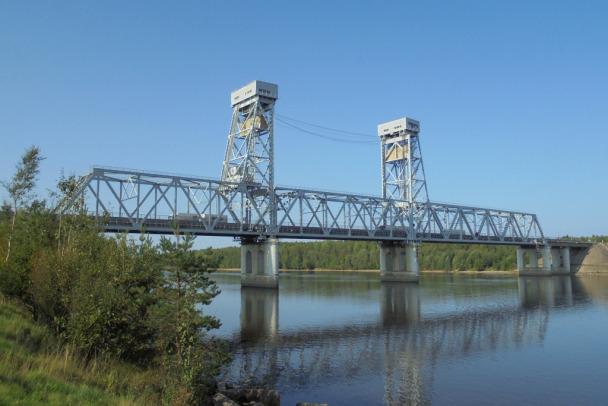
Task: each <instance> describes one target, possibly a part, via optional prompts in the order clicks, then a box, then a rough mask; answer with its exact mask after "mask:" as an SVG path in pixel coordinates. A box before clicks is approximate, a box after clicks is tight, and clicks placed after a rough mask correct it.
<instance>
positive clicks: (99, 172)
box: [64, 167, 544, 245]
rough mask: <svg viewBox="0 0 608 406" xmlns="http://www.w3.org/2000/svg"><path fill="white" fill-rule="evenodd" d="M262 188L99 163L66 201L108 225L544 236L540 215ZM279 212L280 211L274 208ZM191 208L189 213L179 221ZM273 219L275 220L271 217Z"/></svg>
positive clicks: (220, 232)
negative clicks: (80, 203)
mask: <svg viewBox="0 0 608 406" xmlns="http://www.w3.org/2000/svg"><path fill="white" fill-rule="evenodd" d="M257 192H258V189H251V188H250V187H249V185H248V184H246V183H233V182H226V181H219V180H212V179H205V178H198V177H192V176H183V175H169V174H159V173H151V172H140V171H130V170H122V169H113V168H104V167H95V168H93V170H92V171H91V172H90V173H88V174H87V175H85V176H84V177H82V178H81V180H80V182H79V186H78V188H77V190H76V192H75V194H74V195H73V196H72V198H71V200H70V201H69V202H66V204H65V205H64V207H66V208H68V207H71V206H72V203H73V202H74V201H76V200H77V199H81V198H84V200H85V204H86V206H87V208H88V212H89V213H90V214H91V215H93V216H95V217H97V218H100V219H102V221H103V224H104V228H105V230H106V231H110V232H122V231H126V232H141V231H145V232H148V233H153V234H155V233H156V234H158V233H161V234H167V233H171V232H172V229H171V225H172V224H177V225H179V227H180V230H181V231H182V232H186V231H187V232H190V233H192V234H196V235H216V236H233V237H238V238H242V239H260V240H261V239H266V238H275V237H278V238H311V239H340V240H374V241H401V242H405V241H422V242H461V243H462V242H468V243H484V244H508V245H535V244H537V243H542V242H543V241H544V235H543V232H542V229H541V226H540V224H539V222H538V220H537V218H536V215H534V214H531V213H522V212H512V211H504V210H492V209H484V208H476V207H470V206H458V205H451V204H440V203H431V202H427V203H424V204H422V203H410V202H406V201H400V200H393V199H383V198H381V197H373V196H366V195H354V194H345V193H334V192H327V191H321V190H311V189H292V188H284V187H276V188H275V192H274V193H273V194H272V196H268V195H266V200H265V201H275V202H276V203H275V204H276V206H269V205H267V204H266V203H264V202H262V203H261V201H260V199H259V196H258V195H257V194H256V193H257ZM272 212H275V213H276V217H275V216H274V215H271V214H272ZM186 213H192V219H188V220H179V219H178V217H176V215H177V214H181V215H182V216H181V217H182V218H183V217H185V216H183V215H184V214H186ZM273 218H276V219H277V220H276V222H274V221H273Z"/></svg>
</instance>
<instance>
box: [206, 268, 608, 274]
mask: <svg viewBox="0 0 608 406" xmlns="http://www.w3.org/2000/svg"><path fill="white" fill-rule="evenodd" d="M216 272H224V273H241V270H240V268H218V269H217V271H216ZM295 272H300V273H311V274H314V273H347V272H348V273H380V270H378V269H356V270H355V269H280V270H279V274H287V273H295ZM420 274H446V275H453V274H462V275H482V274H483V275H518V272H517V270H516V269H514V270H512V271H495V270H487V271H474V270H472V269H467V270H465V271H443V270H424V271H420ZM590 275H591V276H592V275H608V269H607V270H605V271H604V270H600V271H582V272H581V271H579V272H577V273H575V274H572V275H571V276H590Z"/></svg>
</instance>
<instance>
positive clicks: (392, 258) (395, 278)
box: [380, 242, 419, 283]
mask: <svg viewBox="0 0 608 406" xmlns="http://www.w3.org/2000/svg"><path fill="white" fill-rule="evenodd" d="M418 246H419V244H418V243H406V244H402V243H388V242H383V243H381V244H380V280H381V281H382V282H413V283H418V279H419V276H418V275H419V274H418Z"/></svg>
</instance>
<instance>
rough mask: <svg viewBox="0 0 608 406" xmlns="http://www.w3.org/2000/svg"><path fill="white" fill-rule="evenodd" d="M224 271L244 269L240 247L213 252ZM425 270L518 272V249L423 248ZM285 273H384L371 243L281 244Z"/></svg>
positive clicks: (421, 263)
mask: <svg viewBox="0 0 608 406" xmlns="http://www.w3.org/2000/svg"><path fill="white" fill-rule="evenodd" d="M213 253H214V255H216V256H217V258H218V259H220V267H221V268H240V267H241V249H240V247H227V248H219V249H214V250H213ZM418 261H419V265H420V269H421V270H445V271H464V270H475V271H485V270H496V271H510V270H514V269H516V268H517V258H516V254H515V247H510V246H495V245H477V244H422V245H420V249H419V258H418ZM279 267H280V268H281V269H309V270H312V269H345V270H346V269H349V270H350V269H352V270H360V269H380V251H379V248H378V245H377V244H376V243H375V242H369V241H315V242H281V243H280V244H279Z"/></svg>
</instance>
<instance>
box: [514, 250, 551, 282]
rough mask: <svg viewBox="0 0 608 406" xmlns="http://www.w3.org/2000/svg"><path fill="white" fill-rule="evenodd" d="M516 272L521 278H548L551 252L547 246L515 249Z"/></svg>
mask: <svg viewBox="0 0 608 406" xmlns="http://www.w3.org/2000/svg"><path fill="white" fill-rule="evenodd" d="M539 259H540V261H539ZM517 270H518V271H519V274H520V275H522V276H550V275H551V250H550V248H549V246H541V247H536V248H528V247H525V248H524V247H519V248H517Z"/></svg>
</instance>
